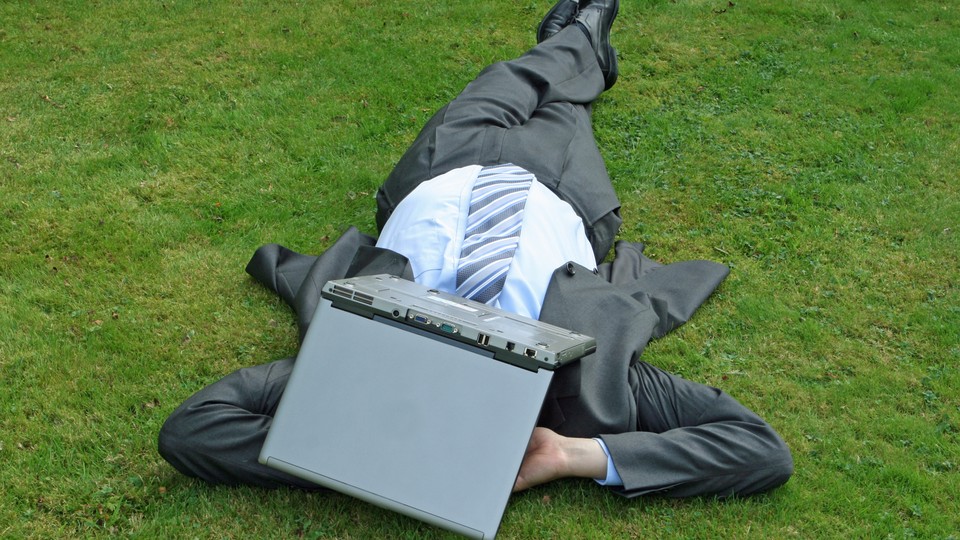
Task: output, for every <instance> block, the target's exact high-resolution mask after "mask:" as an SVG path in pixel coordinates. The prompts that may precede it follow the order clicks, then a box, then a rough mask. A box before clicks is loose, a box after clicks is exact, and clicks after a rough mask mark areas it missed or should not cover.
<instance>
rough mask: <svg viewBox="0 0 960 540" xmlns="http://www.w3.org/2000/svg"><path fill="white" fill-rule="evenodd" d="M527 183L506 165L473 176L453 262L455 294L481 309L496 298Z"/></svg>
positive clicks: (529, 179) (529, 178) (526, 176)
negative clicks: (460, 242)
mask: <svg viewBox="0 0 960 540" xmlns="http://www.w3.org/2000/svg"><path fill="white" fill-rule="evenodd" d="M533 178H534V176H533V174H532V173H530V172H528V171H526V170H525V169H522V168H520V167H517V166H516V165H514V164H512V163H507V164H505V165H496V166H492V167H484V168H483V169H482V170H481V171H480V174H478V175H477V181H476V183H474V185H473V192H472V193H471V195H470V210H469V212H468V214H467V227H466V230H465V231H464V235H463V246H462V249H461V250H460V260H459V261H458V263H457V294H458V295H460V296H462V297H464V298H469V299H471V300H476V301H477V302H483V303H485V304H488V303H491V302H493V301H494V300H496V299H497V297H498V296H500V291H501V290H502V289H503V283H504V282H505V281H506V279H507V271H508V270H509V269H510V263H511V262H512V261H513V255H514V253H515V252H516V251H517V245H518V244H519V242H520V228H521V226H522V225H523V208H524V206H525V205H526V203H527V194H528V193H529V192H530V185H531V184H532V183H533Z"/></svg>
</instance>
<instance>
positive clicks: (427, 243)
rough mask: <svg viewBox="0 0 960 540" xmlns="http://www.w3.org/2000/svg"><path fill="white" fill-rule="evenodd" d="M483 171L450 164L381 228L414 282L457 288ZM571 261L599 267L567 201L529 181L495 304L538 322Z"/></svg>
mask: <svg viewBox="0 0 960 540" xmlns="http://www.w3.org/2000/svg"><path fill="white" fill-rule="evenodd" d="M482 168H483V167H481V166H479V165H471V166H469V167H463V168H460V169H454V170H452V171H450V172H448V173H446V174H442V175H440V176H438V177H436V178H433V179H431V180H427V181H426V182H423V183H421V184H420V185H419V186H417V187H416V189H414V190H413V191H412V192H411V193H410V194H409V195H407V197H406V198H404V199H403V200H402V201H400V204H398V205H397V207H396V208H395V209H394V211H393V214H392V215H391V216H390V219H388V220H387V223H386V224H385V225H384V227H383V231H382V232H381V233H380V238H379V239H378V240H377V247H381V248H386V249H389V250H392V251H395V252H397V253H399V254H401V255H403V256H405V257H406V258H407V259H408V260H409V261H410V266H411V267H412V268H413V276H414V280H415V281H416V282H417V283H420V284H422V285H426V286H428V287H432V288H435V289H438V290H441V291H446V292H449V293H455V292H456V290H457V263H458V261H459V258H460V250H461V246H462V245H463V236H464V229H465V228H466V222H467V215H468V214H469V207H470V197H471V193H472V191H473V184H474V182H475V181H476V179H477V174H479V173H480V170H481V169H482ZM569 261H573V262H575V263H577V264H580V265H581V266H585V267H587V268H591V269H594V268H596V264H595V262H594V258H593V248H591V247H590V242H589V241H588V240H587V234H586V231H584V228H583V221H582V220H581V219H580V217H579V216H578V215H577V213H576V212H574V211H573V208H572V207H571V206H570V205H569V204H568V203H566V202H564V201H562V200H560V198H559V197H557V196H556V194H554V193H553V192H552V191H550V189H549V188H547V187H546V186H544V185H543V184H541V183H540V182H538V181H536V180H534V181H533V183H532V184H531V185H530V192H529V193H528V194H527V202H526V205H525V207H524V210H523V225H522V226H521V229H520V239H519V244H518V246H517V251H516V253H515V254H514V256H513V261H512V262H511V263H510V269H509V270H508V271H507V278H506V281H505V282H504V284H503V290H502V291H501V293H500V296H499V297H497V299H496V300H494V302H493V305H494V306H495V307H499V308H501V309H505V310H507V311H511V312H513V313H519V314H521V315H525V316H527V317H530V318H532V319H539V318H540V308H541V307H542V306H543V297H544V295H546V293H547V286H548V285H549V284H550V277H551V276H552V275H553V272H554V270H556V269H557V268H559V267H560V266H561V265H563V264H566V263H567V262H569ZM596 441H597V442H598V443H600V447H601V448H602V449H603V452H604V453H605V454H606V455H607V476H606V478H603V479H597V482H598V483H599V484H601V485H606V486H616V485H623V483H622V480H620V476H619V475H618V474H617V469H616V467H614V465H613V460H612V459H611V457H610V451H609V450H607V447H606V445H605V444H604V443H603V441H602V440H601V439H599V438H597V439H596Z"/></svg>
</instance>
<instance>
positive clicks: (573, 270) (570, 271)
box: [567, 262, 577, 276]
mask: <svg viewBox="0 0 960 540" xmlns="http://www.w3.org/2000/svg"><path fill="white" fill-rule="evenodd" d="M567 273H568V274H570V275H571V276H572V275H574V274H576V273H577V267H576V266H574V265H573V263H572V262H568V263H567Z"/></svg>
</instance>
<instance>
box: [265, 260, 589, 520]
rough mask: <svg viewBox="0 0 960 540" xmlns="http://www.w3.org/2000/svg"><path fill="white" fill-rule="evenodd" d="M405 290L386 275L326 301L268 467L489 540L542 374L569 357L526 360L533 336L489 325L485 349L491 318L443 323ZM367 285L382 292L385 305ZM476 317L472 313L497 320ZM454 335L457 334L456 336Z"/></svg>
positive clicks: (301, 358)
mask: <svg viewBox="0 0 960 540" xmlns="http://www.w3.org/2000/svg"><path fill="white" fill-rule="evenodd" d="M397 281H400V282H403V283H400V284H399V285H398V284H397ZM358 283H360V284H361V286H360V287H359V288H358ZM407 283H410V282H406V281H404V280H398V278H393V277H390V276H375V277H374V278H373V279H372V280H371V279H368V278H364V279H363V280H360V281H359V282H358V281H356V280H339V281H335V282H331V283H328V284H327V286H325V287H324V291H325V292H326V291H328V289H329V290H332V288H333V287H335V286H340V287H346V289H347V290H350V291H352V293H351V295H350V296H351V298H349V299H348V298H346V296H345V293H344V292H343V291H341V293H342V294H325V295H324V298H323V299H322V300H321V303H320V306H319V307H318V308H317V312H316V314H315V315H314V320H313V322H312V324H311V326H310V329H309V330H308V332H307V335H306V336H305V338H304V342H303V344H302V346H301V350H300V353H299V355H298V357H297V362H296V364H295V366H294V369H293V372H292V374H291V376H290V380H289V382H288V384H287V387H286V390H285V391H284V395H283V398H282V400H281V402H280V405H279V407H278V410H277V414H276V415H275V418H274V420H273V424H272V425H271V428H270V431H269V433H268V436H267V439H266V442H265V443H264V447H263V450H262V452H261V455H260V461H261V463H264V464H266V465H268V466H270V467H274V468H276V469H279V470H282V471H285V472H287V473H289V474H292V475H295V476H298V477H301V478H305V479H308V480H311V481H313V482H316V483H317V484H319V485H322V486H325V487H328V488H331V489H334V490H336V491H340V492H342V493H345V494H348V495H351V496H354V497H357V498H359V499H362V500H364V501H367V502H370V503H373V504H377V505H379V506H382V507H385V508H388V509H391V510H394V511H397V512H400V513H403V514H406V515H408V516H411V517H414V518H417V519H421V520H423V521H425V522H428V523H431V524H433V525H437V526H440V527H443V528H446V529H449V530H453V531H455V532H458V533H460V534H463V535H466V536H469V537H473V538H491V537H493V536H494V535H495V534H496V531H497V529H498V528H499V524H500V520H501V517H502V515H503V511H504V509H505V507H506V504H507V501H508V499H509V497H510V493H511V490H512V488H513V483H514V481H515V479H516V475H517V472H518V471H519V468H520V463H521V462H522V460H523V455H524V452H525V450H526V446H527V443H528V441H529V439H530V435H531V433H532V431H533V428H534V426H535V424H536V420H537V417H538V415H539V412H540V408H541V406H542V404H543V399H544V397H545V395H546V392H547V388H548V386H549V384H550V380H551V379H552V376H553V371H552V370H551V369H539V368H537V367H534V364H535V363H536V362H538V361H539V362H544V363H545V364H546V365H545V366H544V367H547V366H555V365H557V361H556V360H555V356H556V354H557V353H558V352H559V350H557V349H556V348H555V347H556V345H555V344H554V343H553V342H544V341H535V342H533V343H532V344H533V345H534V346H536V344H537V343H546V345H548V346H547V347H542V346H541V347H540V348H536V347H535V348H536V350H537V354H536V355H535V356H527V355H526V354H524V352H525V351H523V350H521V351H520V354H519V355H517V354H516V349H517V346H518V345H520V344H523V347H524V349H526V345H528V344H529V342H528V341H526V339H527V337H529V336H527V334H529V333H531V330H530V328H528V327H526V326H524V327H523V329H522V330H520V331H518V332H517V333H513V332H511V331H509V325H508V326H507V327H501V328H499V330H500V331H499V332H498V331H497V330H496V329H495V328H494V327H490V326H484V327H483V328H484V329H486V330H488V331H489V332H490V333H488V334H485V335H488V336H490V339H489V340H482V339H481V340H480V341H481V342H482V341H486V344H485V345H484V344H483V343H479V342H478V336H477V335H474V332H476V333H477V334H484V332H481V331H480V330H478V329H476V325H475V322H474V321H475V320H479V321H481V322H484V320H483V318H482V317H477V318H475V319H471V318H470V317H462V316H458V317H456V318H455V319H452V320H451V319H446V318H440V317H441V315H442V314H443V313H444V309H446V308H444V309H439V310H438V311H434V310H428V309H424V308H428V307H432V306H433V301H429V300H425V298H432V297H434V296H438V297H440V296H439V295H437V294H436V293H435V292H430V291H428V290H426V289H425V288H422V287H420V286H419V285H416V284H413V285H415V286H416V287H413V288H409V287H408V286H407V285H406V284H407ZM366 285H372V286H375V288H374V290H373V293H374V294H372V293H371V291H370V289H366V288H364V287H366ZM418 287H420V289H423V290H419V289H418ZM357 292H359V293H360V300H355V297H356V296H357V294H355V293H357ZM364 295H366V296H364ZM423 295H430V296H426V297H424V296H423ZM368 297H372V298H368ZM410 297H412V298H415V299H417V300H416V301H414V300H411V299H410ZM441 298H443V297H441ZM452 298H453V299H455V300H454V301H456V300H460V301H463V299H459V298H458V297H452ZM444 299H445V300H449V298H444ZM381 301H383V302H386V303H383V302H381ZM428 301H429V302H431V303H429V304H426V303H425V302H428ZM421 304H424V305H421ZM473 304H475V303H472V304H471V303H468V304H463V305H466V306H467V307H470V308H471V309H476V310H477V311H478V312H485V311H486V310H489V308H488V307H485V306H483V305H482V304H477V305H473ZM439 305H441V306H446V304H444V302H439ZM478 306H480V307H478ZM446 307H449V308H450V309H454V310H460V309H462V308H459V307H455V306H446ZM394 311H400V314H399V315H394V314H393V312H394ZM454 313H455V314H458V315H459V311H455V312H454ZM469 313H472V312H469ZM418 315H419V316H424V317H427V318H429V319H430V322H429V323H426V322H424V321H420V320H417V319H416V318H417V316H418ZM495 315H497V316H499V314H495ZM487 318H489V317H487ZM492 322H494V321H486V322H484V324H492ZM444 324H455V325H457V326H456V328H457V332H453V330H452V329H450V328H447V327H444V326H443V325H444ZM477 324H478V323H477ZM525 324H529V323H525ZM534 326H537V325H534ZM554 328H555V327H554ZM551 332H555V330H551ZM564 332H566V331H562V329H561V332H560V333H561V334H563V333H564ZM501 338H502V343H501ZM538 339H539V338H538ZM584 339H585V340H586V341H587V342H588V343H589V341H590V338H588V337H586V336H584ZM508 342H512V343H514V347H513V350H507V343H508ZM491 343H495V344H496V345H495V346H494V347H491ZM589 348H590V346H589V345H587V346H585V347H584V349H583V350H588V349H589ZM563 350H566V349H563ZM543 351H548V352H549V353H550V354H547V352H543ZM506 353H511V354H509V355H508V354H506ZM498 355H499V356H500V357H501V358H507V359H508V360H503V359H497V356H498ZM516 356H520V357H522V358H519V359H518V358H516ZM561 356H563V355H561ZM509 360H515V361H513V362H511V361H509ZM561 363H562V362H561ZM518 364H523V366H522V367H521V365H518Z"/></svg>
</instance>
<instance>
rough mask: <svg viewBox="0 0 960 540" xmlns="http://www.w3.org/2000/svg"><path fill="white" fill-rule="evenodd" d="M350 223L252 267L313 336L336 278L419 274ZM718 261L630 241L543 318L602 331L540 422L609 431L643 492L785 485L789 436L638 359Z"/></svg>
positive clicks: (552, 298)
mask: <svg viewBox="0 0 960 540" xmlns="http://www.w3.org/2000/svg"><path fill="white" fill-rule="evenodd" d="M374 244H375V239H374V238H372V237H370V236H367V235H364V234H362V233H360V232H359V231H357V230H356V229H355V228H350V229H349V230H347V231H346V232H345V233H344V234H343V236H341V238H340V239H339V240H337V242H336V243H335V244H334V245H333V246H331V247H330V248H329V249H328V250H326V251H325V252H324V253H323V254H322V255H320V256H309V255H302V254H299V253H296V252H293V251H290V250H288V249H286V248H284V247H282V246H279V245H276V244H269V245H266V246H263V247H261V248H260V249H259V250H257V252H256V253H255V255H254V256H253V258H252V260H251V261H250V263H249V264H248V265H247V272H249V273H250V274H251V275H252V276H254V277H255V278H256V279H257V280H258V281H260V282H261V283H262V284H264V285H265V286H266V287H268V288H270V289H271V290H273V291H275V292H277V293H278V294H279V295H280V296H281V297H282V298H283V299H284V300H285V301H286V302H287V303H288V304H290V306H291V307H293V309H294V310H295V312H296V314H297V319H298V323H299V328H300V337H301V339H302V337H303V335H304V334H305V332H306V329H307V327H308V326H309V324H310V320H311V318H312V316H313V312H314V310H315V309H316V307H317V304H318V302H319V298H320V295H319V293H320V289H321V287H322V286H323V285H324V284H325V283H326V282H327V281H328V280H330V279H339V278H343V277H350V276H355V275H364V274H377V273H389V274H393V275H398V276H401V277H405V278H407V279H413V276H412V272H411V269H410V265H409V263H408V261H407V259H406V258H405V257H403V256H402V255H399V254H397V253H395V252H392V251H388V250H384V249H380V248H376V247H375V245H374ZM728 272H729V270H728V269H727V267H725V266H723V265H721V264H717V263H713V262H708V261H688V262H680V263H674V264H669V265H662V264H659V263H656V262H654V261H653V260H651V259H649V258H647V257H646V256H644V255H643V246H642V245H640V244H635V243H630V242H625V241H620V242H618V243H617V244H616V258H615V259H614V261H613V262H612V263H604V264H601V265H600V266H599V269H598V271H597V272H596V273H594V272H592V271H590V270H588V269H586V268H584V267H581V266H578V265H575V264H573V263H570V264H567V265H565V266H563V267H561V268H558V269H557V270H556V271H555V272H554V274H553V277H552V278H551V281H550V285H549V287H548V290H547V293H546V296H545V299H544V303H543V308H542V310H541V316H540V318H541V320H543V321H545V322H549V323H551V324H555V325H557V326H561V327H565V328H569V329H573V330H577V331H579V332H582V333H585V334H588V335H592V336H594V337H596V339H597V351H596V352H595V353H594V354H592V355H590V356H587V357H585V358H583V359H582V360H580V361H579V362H574V363H572V364H570V365H568V366H565V367H563V368H562V369H560V370H558V372H557V374H556V376H555V377H554V381H553V384H552V385H551V388H550V392H549V393H548V396H547V399H546V401H545V403H544V406H543V410H542V413H541V417H540V421H539V424H540V425H542V426H544V427H548V428H551V429H553V430H555V431H557V432H558V433H560V434H563V435H567V436H577V437H597V436H600V437H602V438H603V440H604V442H605V443H606V444H607V446H608V448H609V450H610V452H611V456H612V458H613V460H614V464H615V466H616V468H617V471H618V472H619V474H620V476H621V477H622V478H623V480H624V487H623V488H622V489H620V490H619V491H620V492H621V493H623V494H625V495H629V496H634V495H641V494H644V493H651V492H663V493H665V494H668V495H673V496H689V495H699V494H716V495H721V496H722V495H731V494H748V493H753V492H756V491H762V490H766V489H770V488H772V487H775V486H776V485H779V484H782V483H783V482H785V481H786V480H787V478H789V476H790V474H791V472H792V460H791V459H790V453H789V451H788V450H787V449H786V445H785V444H784V443H783V441H782V440H781V439H780V437H779V436H778V435H777V434H776V432H774V431H773V429H772V428H770V426H769V425H767V424H766V422H764V421H763V420H761V419H760V418H759V417H758V416H757V415H755V414H753V413H752V412H751V411H749V410H748V409H746V408H745V407H743V406H742V405H740V404H739V403H737V402H736V401H735V400H733V399H732V398H730V397H729V396H728V395H726V394H724V393H722V392H720V391H719V390H716V389H714V388H710V387H707V386H704V385H701V384H697V383H692V382H690V381H686V380H684V379H681V378H680V377H676V376H674V375H671V374H669V373H666V372H664V371H662V370H659V369H657V368H655V367H653V366H650V365H649V364H646V363H645V362H641V361H639V360H638V358H639V357H640V354H641V353H642V352H643V350H644V348H645V347H646V345H647V343H648V342H649V341H650V340H651V339H654V338H658V337H661V336H663V335H664V334H666V333H667V332H669V331H670V330H672V329H674V328H676V327H678V326H680V325H681V324H683V323H684V322H686V321H687V320H688V319H689V318H690V316H691V315H692V314H693V312H694V311H695V310H696V309H697V308H698V307H699V306H700V305H701V304H702V303H703V302H704V301H705V300H706V299H707V297H708V296H709V295H710V294H711V293H712V292H713V290H714V289H715V288H716V287H717V286H718V285H719V284H720V282H721V281H723V279H724V278H725V277H726V275H727V274H728Z"/></svg>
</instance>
